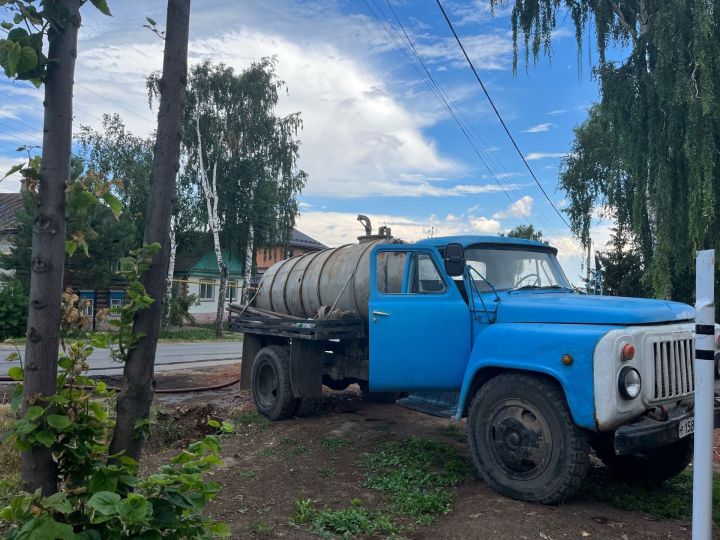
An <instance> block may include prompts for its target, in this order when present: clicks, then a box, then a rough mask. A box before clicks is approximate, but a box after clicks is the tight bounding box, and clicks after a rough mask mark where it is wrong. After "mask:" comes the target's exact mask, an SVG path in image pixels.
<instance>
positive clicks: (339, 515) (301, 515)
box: [292, 498, 399, 538]
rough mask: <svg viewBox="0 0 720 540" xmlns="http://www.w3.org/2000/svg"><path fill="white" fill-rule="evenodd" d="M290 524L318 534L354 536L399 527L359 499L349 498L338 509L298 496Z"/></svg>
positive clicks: (394, 531) (383, 532)
mask: <svg viewBox="0 0 720 540" xmlns="http://www.w3.org/2000/svg"><path fill="white" fill-rule="evenodd" d="M295 506H296V512H295V515H294V516H293V518H292V521H293V523H294V524H296V525H298V526H305V527H308V528H309V529H310V530H311V531H312V532H314V533H316V534H319V535H321V536H341V537H342V538H354V537H356V536H361V535H380V536H394V535H396V534H397V533H398V531H399V528H398V526H397V525H396V524H395V522H393V520H392V518H391V517H390V516H388V515H387V514H383V513H382V512H373V511H371V510H368V509H366V508H364V507H363V505H362V501H361V500H359V499H353V500H352V501H350V506H348V507H347V508H344V509H341V510H332V509H329V508H324V509H322V510H320V509H317V508H315V507H314V501H313V500H312V499H302V498H301V499H298V500H297V502H296V503H295Z"/></svg>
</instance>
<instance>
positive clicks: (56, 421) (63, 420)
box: [47, 414, 72, 431]
mask: <svg viewBox="0 0 720 540" xmlns="http://www.w3.org/2000/svg"><path fill="white" fill-rule="evenodd" d="M47 423H48V424H50V426H52V427H54V428H55V429H57V430H59V431H64V430H66V429H67V428H69V427H70V426H71V425H72V422H71V421H70V419H69V418H68V417H67V416H65V415H62V414H51V415H50V416H48V417H47Z"/></svg>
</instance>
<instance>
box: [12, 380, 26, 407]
mask: <svg viewBox="0 0 720 540" xmlns="http://www.w3.org/2000/svg"><path fill="white" fill-rule="evenodd" d="M22 397H23V387H22V384H16V385H15V388H13V391H12V395H11V397H10V408H11V409H12V410H13V411H17V410H18V409H19V408H20V405H21V404H22Z"/></svg>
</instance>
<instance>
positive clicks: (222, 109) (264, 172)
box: [148, 58, 306, 255]
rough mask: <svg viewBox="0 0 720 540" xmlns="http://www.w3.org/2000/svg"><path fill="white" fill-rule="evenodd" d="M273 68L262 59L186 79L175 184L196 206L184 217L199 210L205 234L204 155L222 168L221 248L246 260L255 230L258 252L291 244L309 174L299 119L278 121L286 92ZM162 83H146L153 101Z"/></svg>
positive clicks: (195, 71)
mask: <svg viewBox="0 0 720 540" xmlns="http://www.w3.org/2000/svg"><path fill="white" fill-rule="evenodd" d="M275 63H276V61H275V60H274V59H272V58H264V59H262V60H260V61H258V62H255V63H253V64H251V65H250V67H248V68H247V69H245V70H244V71H243V72H242V73H239V74H238V73H236V72H235V71H234V70H233V69H232V68H230V67H227V66H224V65H222V64H212V63H210V62H209V61H206V62H203V63H201V64H198V65H196V66H194V67H193V68H192V69H191V70H190V74H189V80H188V96H187V107H186V110H185V121H184V122H185V126H184V135H183V137H184V138H183V147H184V151H185V163H184V167H183V169H182V171H181V174H180V177H179V182H178V183H179V184H180V186H181V189H182V190H183V193H184V194H186V200H187V201H192V203H191V204H189V205H188V212H187V213H186V215H188V214H190V212H191V211H192V209H194V211H195V221H196V224H197V228H198V229H204V228H205V226H206V223H207V216H206V213H205V202H204V197H203V194H202V191H201V189H200V187H199V186H200V181H199V176H200V175H199V167H200V159H199V157H200V156H199V152H200V151H202V152H203V154H204V155H203V162H204V163H205V164H206V166H209V165H208V164H213V165H214V164H215V163H217V167H218V185H217V192H218V218H219V221H220V224H219V225H220V230H221V244H222V245H223V246H225V247H226V248H227V249H228V250H229V251H230V252H231V253H233V254H236V255H237V254H240V253H243V254H244V253H245V250H246V247H247V243H248V241H249V236H250V234H249V229H250V224H252V225H253V227H254V244H255V247H256V248H262V247H266V246H274V245H277V244H278V242H280V243H287V242H289V239H290V234H291V232H292V228H293V226H294V223H295V216H296V215H297V212H298V201H297V195H298V193H299V192H300V190H301V189H302V188H303V187H304V186H305V182H306V174H305V173H304V172H303V171H301V170H299V169H298V168H297V159H298V155H299V149H300V142H299V141H298V139H297V134H298V132H299V130H300V129H301V128H302V120H301V118H300V113H292V114H289V115H287V116H278V115H277V114H276V112H275V108H276V106H277V103H278V101H279V97H280V92H281V91H282V90H283V89H284V88H285V84H284V83H283V82H282V81H281V80H279V79H278V77H277V75H276V73H275ZM158 82H159V81H158V80H157V78H155V77H151V78H150V79H149V81H148V85H149V87H150V90H151V95H152V92H153V91H156V89H157V85H158ZM198 119H199V124H200V133H201V137H202V150H201V149H200V145H199V141H198V136H197V125H196V121H197V120H198ZM211 172H212V171H210V173H211ZM191 194H192V195H194V196H191Z"/></svg>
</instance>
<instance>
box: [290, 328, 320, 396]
mask: <svg viewBox="0 0 720 540" xmlns="http://www.w3.org/2000/svg"><path fill="white" fill-rule="evenodd" d="M324 345H325V343H324V342H318V341H306V340H303V339H293V340H292V345H291V346H290V381H291V383H292V389H293V394H294V395H295V397H297V398H319V397H322V379H323V351H324Z"/></svg>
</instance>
